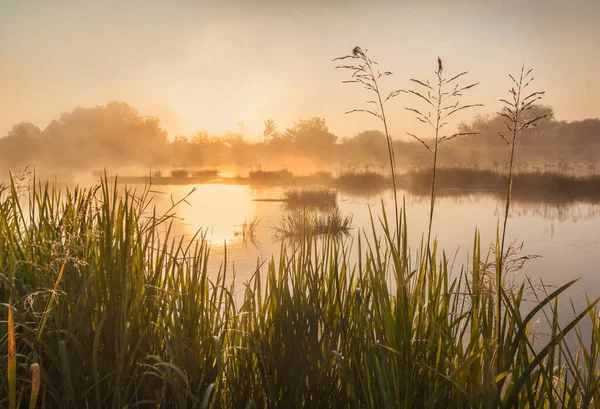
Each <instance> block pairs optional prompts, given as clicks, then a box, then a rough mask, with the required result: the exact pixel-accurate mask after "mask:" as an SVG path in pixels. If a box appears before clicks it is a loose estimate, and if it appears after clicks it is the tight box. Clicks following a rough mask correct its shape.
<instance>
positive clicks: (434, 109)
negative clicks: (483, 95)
mask: <svg viewBox="0 0 600 409" xmlns="http://www.w3.org/2000/svg"><path fill="white" fill-rule="evenodd" d="M434 74H435V80H434V81H433V83H430V82H429V80H419V79H415V78H412V79H411V82H412V83H414V84H416V86H418V87H419V88H418V89H416V90H410V89H409V90H403V91H402V92H405V93H408V94H410V95H412V96H413V97H415V98H416V99H417V100H418V101H419V102H424V103H425V109H422V108H414V107H406V108H405V109H406V110H408V111H410V112H412V113H414V114H415V116H416V118H417V120H418V121H419V122H421V123H423V124H425V125H426V126H427V127H428V128H430V129H431V131H432V132H433V142H430V143H428V141H427V140H426V138H424V137H422V136H417V135H415V134H414V133H410V132H407V134H408V135H409V136H411V137H412V138H414V139H416V140H417V141H419V142H420V143H421V144H422V145H423V146H424V147H425V148H427V150H428V151H429V152H430V153H431V154H432V162H431V167H432V169H433V173H432V176H431V198H430V206H429V226H428V228H427V241H426V245H427V247H426V249H427V252H426V254H427V256H428V257H429V253H430V245H431V229H432V225H433V211H434V208H435V199H436V187H437V179H436V172H437V165H438V158H439V147H440V145H441V144H442V143H444V142H447V141H451V140H452V139H455V138H458V137H461V136H467V135H475V134H477V133H476V132H448V133H444V132H445V127H446V126H447V125H448V123H447V122H446V121H447V120H449V119H450V118H451V117H452V116H454V115H455V114H457V113H459V112H462V111H464V110H467V109H470V108H474V107H478V106H482V105H481V104H463V103H462V102H461V100H460V98H461V97H462V96H463V94H464V93H465V92H466V91H468V90H470V89H472V88H473V87H475V86H477V85H478V84H477V83H471V84H468V85H461V84H460V83H459V80H460V79H461V78H463V77H464V76H465V75H467V74H468V72H467V71H464V72H461V73H459V74H456V75H452V76H450V77H445V74H444V66H443V64H442V60H441V59H440V57H438V59H437V69H436V71H435V72H434ZM430 144H431V145H432V146H429V145H430Z"/></svg>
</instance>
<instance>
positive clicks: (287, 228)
mask: <svg viewBox="0 0 600 409" xmlns="http://www.w3.org/2000/svg"><path fill="white" fill-rule="evenodd" d="M351 228H352V216H351V215H348V216H343V215H342V214H341V213H340V211H339V210H338V209H337V208H336V209H335V210H332V211H329V212H326V213H319V212H314V211H311V210H309V209H307V208H304V209H298V210H294V211H291V212H287V213H284V214H283V215H282V216H281V219H280V220H279V223H278V224H277V225H276V226H274V227H273V229H274V231H275V238H277V239H280V240H281V239H290V238H293V239H302V238H304V237H310V236H323V235H328V236H331V237H342V236H348V235H349V234H350V229H351Z"/></svg>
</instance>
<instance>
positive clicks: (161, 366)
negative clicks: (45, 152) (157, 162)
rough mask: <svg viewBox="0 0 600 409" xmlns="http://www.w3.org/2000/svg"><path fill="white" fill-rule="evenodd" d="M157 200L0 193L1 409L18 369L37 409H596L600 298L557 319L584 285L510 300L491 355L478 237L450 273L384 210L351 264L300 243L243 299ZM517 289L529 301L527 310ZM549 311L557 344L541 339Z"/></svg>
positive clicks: (490, 318) (93, 193)
mask: <svg viewBox="0 0 600 409" xmlns="http://www.w3.org/2000/svg"><path fill="white" fill-rule="evenodd" d="M32 189H33V188H32ZM151 200H152V197H151V195H150V194H149V188H146V189H142V190H140V191H137V192H135V191H132V190H128V191H127V192H125V193H123V194H119V193H118V191H117V190H116V185H111V184H110V183H109V182H108V181H107V180H104V181H103V182H102V184H101V185H100V186H98V187H95V188H92V189H80V188H75V189H66V190H65V189H58V188H54V187H52V186H49V185H40V184H37V185H36V187H35V188H34V189H33V190H32V191H31V192H30V194H29V196H28V197H24V196H23V195H22V194H20V193H19V192H18V191H17V189H16V188H14V187H11V188H9V189H8V190H5V191H4V192H3V195H2V197H1V198H0V227H1V230H0V231H1V232H2V234H1V235H0V260H1V264H0V295H1V297H3V298H2V299H5V300H7V299H9V297H8V296H9V294H11V293H12V294H13V298H12V302H11V303H12V308H11V309H9V308H7V307H9V305H7V304H2V305H0V308H1V310H0V311H1V314H2V317H3V318H2V322H1V323H0V325H2V328H3V329H8V328H9V327H10V326H9V325H8V323H9V322H13V323H14V324H11V326H14V334H15V335H14V347H13V346H12V345H13V341H11V339H13V338H12V337H8V336H6V335H4V334H6V333H7V331H2V332H0V333H1V334H2V336H1V337H0V351H3V352H2V353H3V354H4V353H7V355H5V356H2V357H1V359H0V382H1V383H0V406H2V407H8V406H9V398H8V396H9V395H10V396H13V395H12V392H11V394H9V379H8V378H7V376H6V374H8V373H9V372H10V373H11V374H12V373H15V377H12V375H11V378H10V379H11V381H10V382H11V383H10V385H12V382H13V380H12V379H14V385H15V386H14V390H16V391H17V394H16V401H17V402H19V401H20V402H21V405H29V404H30V402H28V400H29V399H32V398H30V397H31V396H34V394H33V393H32V392H33V391H34V387H35V385H40V387H39V389H38V400H37V407H39V408H81V407H102V408H122V407H125V406H129V407H132V406H133V407H135V406H142V407H144V406H149V407H156V406H160V407H173V408H188V407H197V408H203V407H215V408H218V407H223V408H225V407H227V408H246V407H356V408H381V407H398V406H400V407H406V408H417V407H418V408H422V407H430V408H448V407H450V408H462V407H483V408H492V407H506V408H512V407H549V408H554V407H557V408H558V407H592V406H591V405H593V404H595V403H594V402H596V401H597V400H598V399H599V398H600V393H599V392H598V385H600V372H599V368H598V350H599V348H598V346H599V341H598V340H599V339H600V338H599V337H598V334H600V323H599V321H598V319H597V311H596V310H595V306H596V305H597V302H598V300H590V301H589V306H588V307H587V308H585V309H584V310H583V311H578V312H577V313H576V315H575V316H574V319H573V320H572V321H570V322H566V323H563V322H559V321H558V319H557V317H558V314H559V311H558V302H557V300H558V296H559V295H560V294H562V293H564V292H565V291H566V290H567V289H568V288H570V287H571V286H572V285H574V281H571V282H569V283H567V284H565V285H563V286H562V287H559V288H555V289H552V290H550V291H551V292H550V291H549V293H545V292H544V291H545V289H544V288H542V289H541V290H540V289H539V288H537V286H533V285H532V284H531V283H529V282H523V283H517V285H516V286H511V287H506V288H504V289H503V291H502V293H501V296H502V302H503V306H504V308H505V309H506V311H508V313H507V314H504V315H502V322H501V325H502V328H503V332H502V334H503V336H504V339H503V342H502V343H498V342H496V338H495V337H494V331H495V329H494V328H495V318H496V317H495V308H494V294H495V293H494V291H491V292H490V291H488V290H487V289H488V287H489V286H490V285H491V284H490V283H489V281H488V280H486V279H485V276H486V273H485V270H486V269H487V268H492V269H494V268H496V267H495V263H494V262H493V261H490V260H489V254H491V253H490V251H485V250H484V251H482V250H481V248H480V247H481V246H480V239H479V235H478V234H477V233H476V234H475V237H474V243H473V250H472V252H473V261H472V264H471V265H469V266H465V267H464V268H463V270H462V272H461V273H459V274H451V271H450V267H449V262H448V260H447V258H446V256H445V254H444V253H443V252H441V251H438V249H437V247H436V244H435V242H434V243H433V246H432V249H431V260H430V262H428V263H426V261H424V260H423V259H422V258H420V257H418V258H416V259H413V258H412V257H411V256H410V251H409V250H408V243H407V230H406V225H407V222H406V219H407V215H406V214H405V213H404V212H401V213H400V217H402V219H403V223H402V225H403V226H404V228H403V230H402V231H401V236H400V238H401V242H400V244H401V246H400V247H397V241H396V239H395V237H394V235H393V231H394V225H393V223H388V222H387V220H388V217H387V213H386V209H385V208H382V209H381V211H380V214H381V220H382V227H383V228H384V230H383V234H382V235H379V234H376V233H375V229H374V232H373V233H368V232H362V233H360V234H358V235H357V236H356V241H355V242H354V245H355V246H356V248H355V249H354V250H355V251H356V254H358V255H359V256H358V259H357V261H356V262H354V261H352V260H353V259H352V256H351V250H352V249H351V248H350V246H351V244H350V243H349V242H348V241H346V240H335V239H334V238H333V237H332V236H331V235H330V236H325V237H324V238H322V239H318V240H317V239H316V238H315V237H314V236H311V235H305V236H303V237H301V238H300V239H298V240H295V241H293V242H292V243H286V244H282V252H281V256H280V257H279V258H278V259H271V260H270V261H269V262H268V263H267V264H266V265H264V266H260V265H259V266H257V268H256V272H255V274H254V276H253V278H252V279H251V280H250V281H249V282H247V283H245V285H244V286H243V287H242V288H241V291H240V290H238V289H236V288H235V287H234V281H233V280H232V275H233V272H232V271H230V269H229V264H228V263H227V260H224V263H223V264H222V266H221V268H219V269H216V270H214V271H209V268H208V267H207V266H208V259H209V257H210V255H209V252H210V249H209V246H208V244H207V242H206V240H204V238H203V236H202V234H201V233H199V235H198V236H197V237H196V238H195V239H194V240H191V241H183V240H182V239H179V238H176V237H173V236H172V235H171V233H170V228H169V225H170V223H171V219H170V218H169V215H170V214H173V213H174V212H176V209H171V210H170V211H169V212H168V213H167V214H166V215H162V214H157V213H156V212H155V211H154V210H153V207H152V201H151ZM175 205H176V204H175ZM498 241H499V239H498ZM421 251H424V249H421ZM424 263H426V264H424ZM486 266H488V267H486ZM490 266H491V267H490ZM525 291H532V292H534V294H537V300H536V301H535V302H534V303H533V304H529V305H527V307H528V310H529V311H530V312H529V313H527V314H523V313H521V311H523V310H524V299H523V295H524V293H525ZM529 298H531V297H529ZM11 303H9V304H11ZM9 311H11V312H10V314H11V316H10V317H9V316H8V313H9ZM544 313H546V314H548V321H549V335H548V337H547V338H544V339H543V340H541V341H540V340H537V341H536V340H535V337H534V334H533V332H532V325H533V323H534V321H535V319H536V317H537V316H538V315H539V314H544ZM582 322H585V324H586V328H591V332H590V333H589V334H590V335H588V336H584V332H583V331H580V330H578V325H579V324H581V323H582ZM570 333H572V334H574V335H575V338H576V343H575V345H573V344H569V343H567V341H566V336H567V335H568V334H570ZM539 342H542V343H541V344H540V345H537V343H539ZM9 344H10V345H11V347H10V348H9ZM500 347H501V348H502V350H501V351H500V350H499V348H500ZM574 348H577V349H580V352H579V353H577V352H575V350H574ZM11 349H12V350H14V351H15V353H14V357H15V360H14V361H13V360H12V358H11V360H10V362H16V370H15V371H14V372H12V369H11V370H10V371H9V367H8V366H7V363H8V362H9V361H8V359H7V357H8V355H11V354H12V353H10V350H11ZM4 351H6V352H4ZM498 355H499V356H501V357H502V363H503V364H502V368H503V369H504V370H503V371H502V372H498V371H497V367H496V357H497V356H498ZM11 356H13V355H11ZM30 364H37V367H36V366H34V365H32V369H34V371H33V372H35V369H36V368H37V369H39V382H38V381H35V382H34V381H33V379H32V378H31V377H30V375H29V374H28V373H27V367H28V366H29V365H30ZM11 365H12V364H11ZM11 368H12V367H11ZM12 388H13V386H10V390H13V389H12Z"/></svg>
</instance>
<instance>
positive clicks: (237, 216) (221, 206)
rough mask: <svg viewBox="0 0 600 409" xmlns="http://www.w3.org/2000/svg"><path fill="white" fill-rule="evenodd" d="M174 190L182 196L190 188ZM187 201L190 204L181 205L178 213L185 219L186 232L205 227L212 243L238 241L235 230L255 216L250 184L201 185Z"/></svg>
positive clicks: (214, 244)
mask: <svg viewBox="0 0 600 409" xmlns="http://www.w3.org/2000/svg"><path fill="white" fill-rule="evenodd" d="M186 189H187V190H186ZM173 190H174V191H177V194H176V195H177V196H178V197H182V196H184V195H185V194H186V193H187V192H188V191H189V187H183V188H181V191H179V189H173ZM187 201H188V202H189V204H190V205H189V206H188V205H184V206H182V207H180V208H179V209H178V212H177V215H178V216H179V217H181V218H183V221H182V224H183V225H184V226H185V227H186V232H185V233H186V234H194V233H195V232H196V231H197V230H198V229H199V228H202V229H203V230H205V231H206V233H207V234H206V238H207V239H209V240H210V242H211V243H212V245H213V246H221V245H223V243H228V244H229V243H231V242H234V241H237V240H239V239H238V238H236V237H235V235H234V231H236V230H240V229H241V225H242V224H243V223H244V221H245V220H250V219H252V206H251V204H252V198H251V196H250V191H249V189H248V187H247V186H234V185H217V184H215V185H212V184H211V185H200V186H197V190H196V191H195V192H194V193H193V194H192V195H191V196H190V197H189V198H188V200H187Z"/></svg>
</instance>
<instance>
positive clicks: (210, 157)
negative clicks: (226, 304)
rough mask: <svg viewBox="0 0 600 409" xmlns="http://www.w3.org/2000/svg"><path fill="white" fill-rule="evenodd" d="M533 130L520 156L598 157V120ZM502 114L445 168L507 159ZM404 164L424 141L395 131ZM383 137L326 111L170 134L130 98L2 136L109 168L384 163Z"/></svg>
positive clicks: (1, 148)
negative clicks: (339, 131) (260, 127)
mask: <svg viewBox="0 0 600 409" xmlns="http://www.w3.org/2000/svg"><path fill="white" fill-rule="evenodd" d="M537 109H538V110H539V112H536V113H535V114H536V115H540V114H542V115H546V117H545V118H544V119H543V120H542V121H540V123H539V124H538V126H537V127H536V128H531V129H527V130H526V131H525V132H523V135H521V137H520V139H519V141H517V143H518V144H519V145H520V148H521V151H520V152H521V153H520V154H521V155H522V162H523V163H526V164H528V165H532V166H535V165H539V164H542V163H548V162H561V161H562V162H580V163H586V162H595V160H596V157H598V155H599V154H600V119H598V118H596V119H585V120H581V121H572V122H567V121H558V120H556V118H555V116H554V111H553V110H552V108H551V107H549V106H540V107H538V108H537ZM503 127H505V125H504V121H503V119H502V118H501V117H499V116H498V115H497V114H495V115H487V116H477V117H475V118H474V119H473V120H472V121H470V122H465V123H461V124H460V125H459V131H460V132H464V133H475V135H468V136H465V137H461V138H459V139H458V140H457V141H456V143H454V144H451V145H447V146H444V147H443V149H444V150H445V152H444V163H442V165H444V166H450V165H457V164H467V165H471V166H482V167H493V166H498V165H499V163H501V162H502V161H503V160H504V158H505V157H506V155H505V153H506V152H505V147H504V146H502V144H503V143H504V142H503V141H502V139H501V138H499V137H498V136H497V133H498V132H501V131H502V130H503ZM394 151H395V152H396V160H397V162H398V166H399V167H410V166H419V165H422V164H425V163H427V161H428V157H427V153H426V152H423V150H422V149H420V147H419V145H418V142H414V141H406V140H403V139H400V138H397V137H394ZM386 160H387V146H386V139H385V135H384V134H383V133H381V132H380V131H376V130H366V131H362V132H358V133H357V134H355V135H352V136H345V137H339V136H337V135H335V134H333V133H332V132H331V131H330V130H329V128H328V126H327V123H326V121H325V119H323V118H318V117H314V118H307V119H300V120H298V121H295V122H294V123H292V124H291V126H289V127H287V128H284V129H279V127H278V126H277V124H275V122H274V121H272V120H267V121H265V128H264V132H263V138H262V140H261V141H250V140H248V139H247V138H245V137H244V135H243V134H242V133H240V132H228V133H226V134H225V135H209V134H208V133H206V132H197V133H196V134H195V135H191V136H175V137H174V138H172V139H170V138H169V136H168V134H167V132H166V131H165V130H164V129H163V128H162V127H161V124H160V121H159V120H158V119H157V118H154V117H149V116H143V115H141V114H140V112H139V111H138V110H137V109H135V108H134V107H132V106H130V105H129V104H127V103H125V102H117V101H113V102H109V103H108V104H106V105H103V106H96V107H93V108H76V109H74V110H73V111H71V112H65V113H63V114H61V115H60V117H59V118H58V119H56V120H54V121H52V122H51V123H50V124H49V125H48V126H47V127H46V128H45V129H41V128H39V127H38V126H36V125H34V124H32V123H30V122H22V123H19V124H16V125H15V126H14V127H13V128H12V129H11V130H10V131H9V132H8V133H7V134H6V135H5V136H4V137H2V138H0V168H3V169H10V168H15V167H22V166H27V165H35V166H36V167H38V168H41V169H46V170H48V171H53V172H69V171H86V170H94V169H102V168H104V167H123V166H135V167H143V168H173V167H187V168H206V167H224V166H238V167H248V166H255V165H257V164H261V165H268V166H275V167H285V166H291V167H294V166H295V165H296V166H303V165H307V164H310V165H313V166H316V167H318V168H333V167H336V166H342V167H346V166H359V167H363V166H372V165H373V166H378V165H380V164H384V163H386Z"/></svg>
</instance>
